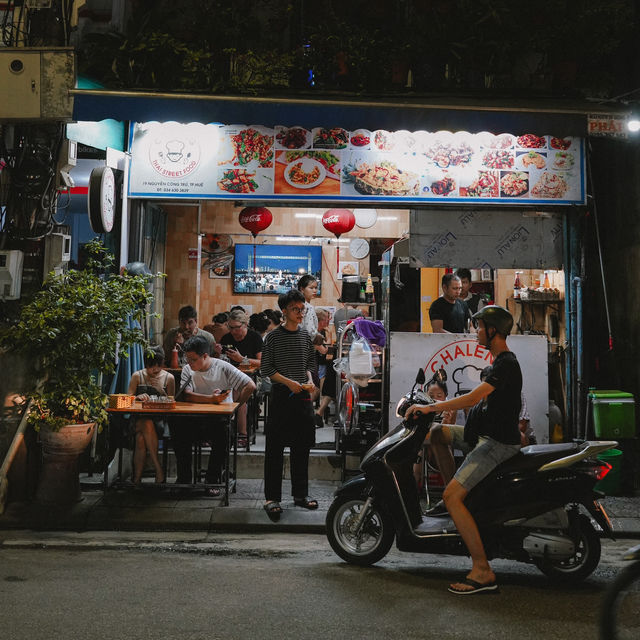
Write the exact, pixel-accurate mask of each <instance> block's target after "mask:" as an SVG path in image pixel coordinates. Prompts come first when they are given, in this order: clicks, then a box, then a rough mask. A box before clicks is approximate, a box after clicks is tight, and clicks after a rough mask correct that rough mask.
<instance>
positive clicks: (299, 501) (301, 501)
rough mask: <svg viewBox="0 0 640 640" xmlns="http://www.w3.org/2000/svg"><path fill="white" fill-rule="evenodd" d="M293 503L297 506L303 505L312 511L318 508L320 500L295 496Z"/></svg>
mask: <svg viewBox="0 0 640 640" xmlns="http://www.w3.org/2000/svg"><path fill="white" fill-rule="evenodd" d="M293 504H295V505H296V507H302V508H303V509H309V510H310V511H313V510H314V509H317V508H318V501H317V500H314V499H313V498H294V499H293Z"/></svg>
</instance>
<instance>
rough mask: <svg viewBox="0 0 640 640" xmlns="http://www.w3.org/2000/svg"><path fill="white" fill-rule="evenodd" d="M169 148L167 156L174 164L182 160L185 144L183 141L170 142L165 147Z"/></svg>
mask: <svg viewBox="0 0 640 640" xmlns="http://www.w3.org/2000/svg"><path fill="white" fill-rule="evenodd" d="M165 146H166V147H167V156H168V158H169V160H171V161H172V162H177V161H178V160H180V158H182V150H183V149H184V142H182V140H169V141H168V142H167V144H166V145H165Z"/></svg>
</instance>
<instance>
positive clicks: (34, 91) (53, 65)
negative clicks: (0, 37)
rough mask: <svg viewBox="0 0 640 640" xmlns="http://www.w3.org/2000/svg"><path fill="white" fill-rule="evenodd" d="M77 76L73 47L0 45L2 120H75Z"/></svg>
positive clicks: (0, 118) (0, 103)
mask: <svg viewBox="0 0 640 640" xmlns="http://www.w3.org/2000/svg"><path fill="white" fill-rule="evenodd" d="M75 77H76V70H75V53H74V50H73V49H72V48H71V47H50V48H46V49H44V48H35V47H17V48H13V47H6V48H5V47H0V122H3V121H14V120H23V121H24V120H27V121H28V120H36V119H37V120H71V118H72V113H73V97H72V96H71V93H70V92H71V90H72V89H73V88H74V86H75V79H76V78H75Z"/></svg>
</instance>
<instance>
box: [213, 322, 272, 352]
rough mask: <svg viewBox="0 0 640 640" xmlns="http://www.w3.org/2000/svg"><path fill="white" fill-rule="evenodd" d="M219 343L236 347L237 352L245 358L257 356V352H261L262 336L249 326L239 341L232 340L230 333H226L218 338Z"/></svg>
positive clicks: (262, 345)
mask: <svg viewBox="0 0 640 640" xmlns="http://www.w3.org/2000/svg"><path fill="white" fill-rule="evenodd" d="M220 344H224V345H228V346H230V347H233V348H234V349H237V350H238V353H240V354H241V355H243V356H246V357H247V358H257V357H258V354H259V353H262V349H263V347H264V342H263V341H262V336H261V335H260V334H259V333H258V332H257V331H254V330H253V329H251V328H250V327H249V328H248V329H247V335H246V336H245V337H244V338H243V339H242V340H240V341H239V342H236V341H235V340H234V338H233V336H232V335H231V333H227V334H225V335H224V336H222V338H221V339H220Z"/></svg>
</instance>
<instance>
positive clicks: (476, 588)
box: [449, 578, 499, 596]
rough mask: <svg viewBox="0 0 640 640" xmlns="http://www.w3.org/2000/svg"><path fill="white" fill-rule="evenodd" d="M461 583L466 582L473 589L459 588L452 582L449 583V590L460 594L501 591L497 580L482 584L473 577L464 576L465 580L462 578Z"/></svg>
mask: <svg viewBox="0 0 640 640" xmlns="http://www.w3.org/2000/svg"><path fill="white" fill-rule="evenodd" d="M459 584H466V585H467V586H469V587H472V589H457V588H456V587H454V586H453V585H452V584H451V585H449V591H450V592H451V593H455V594H457V595H459V596H470V595H473V594H475V593H499V590H498V583H497V582H496V581H495V580H494V581H493V582H488V583H486V584H482V583H481V582H476V581H475V580H472V579H471V578H464V579H463V580H460V582H459Z"/></svg>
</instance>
